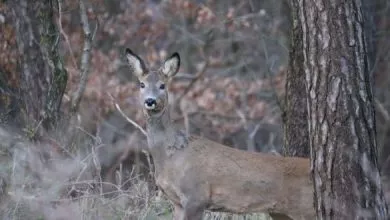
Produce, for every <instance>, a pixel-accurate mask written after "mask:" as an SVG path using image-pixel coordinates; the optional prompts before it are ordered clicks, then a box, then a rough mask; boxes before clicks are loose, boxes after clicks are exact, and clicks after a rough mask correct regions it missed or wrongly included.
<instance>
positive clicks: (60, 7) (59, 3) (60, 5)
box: [58, 0, 77, 68]
mask: <svg viewBox="0 0 390 220" xmlns="http://www.w3.org/2000/svg"><path fill="white" fill-rule="evenodd" d="M58 27H59V29H60V33H61V35H62V36H63V37H64V39H65V42H66V45H67V46H68V49H69V53H70V58H71V60H72V63H73V66H74V68H77V62H76V58H75V56H74V53H73V50H72V46H71V44H70V41H69V37H68V35H67V34H66V33H65V31H64V29H63V27H62V0H58Z"/></svg>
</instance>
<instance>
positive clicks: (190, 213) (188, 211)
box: [183, 206, 204, 220]
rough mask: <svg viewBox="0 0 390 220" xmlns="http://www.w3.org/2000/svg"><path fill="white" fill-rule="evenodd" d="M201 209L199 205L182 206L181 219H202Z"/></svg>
mask: <svg viewBox="0 0 390 220" xmlns="http://www.w3.org/2000/svg"><path fill="white" fill-rule="evenodd" d="M203 210H204V209H203V207H201V206H187V207H185V208H184V213H183V214H184V219H183V220H202V218H203Z"/></svg>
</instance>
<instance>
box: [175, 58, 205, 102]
mask: <svg viewBox="0 0 390 220" xmlns="http://www.w3.org/2000/svg"><path fill="white" fill-rule="evenodd" d="M208 65H209V61H208V60H206V62H205V64H204V65H203V67H202V69H201V70H200V71H199V72H198V73H197V74H196V75H195V78H193V79H192V81H191V82H190V84H189V85H188V86H187V87H186V89H185V90H184V92H183V93H182V94H181V95H180V97H179V98H178V99H177V103H179V102H180V100H181V99H182V98H183V97H184V96H185V95H187V93H188V92H189V91H190V90H191V88H192V87H193V86H194V85H195V83H196V82H197V81H198V80H199V79H200V78H201V77H202V76H203V75H204V74H205V72H206V69H207V67H208Z"/></svg>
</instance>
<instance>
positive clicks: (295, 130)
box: [283, 1, 310, 157]
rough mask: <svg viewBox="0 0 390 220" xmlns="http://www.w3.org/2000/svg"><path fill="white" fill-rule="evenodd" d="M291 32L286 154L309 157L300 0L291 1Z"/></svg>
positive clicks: (287, 89) (287, 83) (286, 102)
mask: <svg viewBox="0 0 390 220" xmlns="http://www.w3.org/2000/svg"><path fill="white" fill-rule="evenodd" d="M290 8H291V15H292V16H291V21H292V26H291V33H290V35H291V36H290V54H289V57H290V61H289V69H288V71H287V79H286V96H285V98H286V99H285V108H284V115H283V120H284V123H283V124H284V154H285V155H289V156H298V157H309V152H310V151H309V150H310V148H309V134H308V122H307V101H306V87H305V86H306V85H305V72H304V69H303V45H302V44H303V42H302V24H301V20H300V19H299V11H300V8H299V5H298V1H291V2H290Z"/></svg>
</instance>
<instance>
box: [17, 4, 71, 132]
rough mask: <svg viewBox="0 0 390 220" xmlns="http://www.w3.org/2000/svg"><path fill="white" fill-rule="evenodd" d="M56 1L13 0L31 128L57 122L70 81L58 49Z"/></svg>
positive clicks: (21, 70)
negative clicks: (54, 6) (54, 13)
mask: <svg viewBox="0 0 390 220" xmlns="http://www.w3.org/2000/svg"><path fill="white" fill-rule="evenodd" d="M53 2H55V1H53V0H39V1H30V0H12V1H10V8H11V9H12V11H13V20H14V25H15V32H16V41H17V44H18V50H19V54H20V72H21V74H20V76H21V80H20V83H21V85H20V87H21V93H22V94H21V97H22V109H23V111H24V113H25V119H26V123H27V125H26V126H28V127H30V128H37V127H40V126H39V125H43V126H44V128H46V129H48V128H51V127H52V126H53V125H54V124H55V122H56V120H57V118H58V113H59V108H60V105H61V100H62V96H63V93H64V90H65V87H66V82H67V73H66V71H65V69H64V67H63V65H62V61H61V59H60V56H59V54H58V49H57V45H58V41H59V35H58V31H57V29H56V26H55V23H54V20H53V18H54V16H53Z"/></svg>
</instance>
